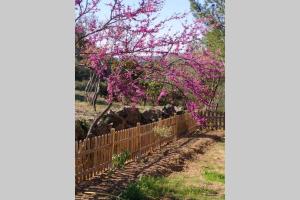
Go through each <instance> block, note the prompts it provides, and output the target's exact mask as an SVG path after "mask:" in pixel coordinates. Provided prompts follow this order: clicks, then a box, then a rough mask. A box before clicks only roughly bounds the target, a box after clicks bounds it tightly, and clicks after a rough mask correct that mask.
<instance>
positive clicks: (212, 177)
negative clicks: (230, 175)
mask: <svg viewBox="0 0 300 200" xmlns="http://www.w3.org/2000/svg"><path fill="white" fill-rule="evenodd" d="M203 177H204V178H205V180H206V181H209V182H219V183H225V176H224V174H221V173H218V172H214V171H210V170H205V171H204V173H203Z"/></svg>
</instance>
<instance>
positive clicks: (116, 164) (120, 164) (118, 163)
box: [112, 150, 130, 169]
mask: <svg viewBox="0 0 300 200" xmlns="http://www.w3.org/2000/svg"><path fill="white" fill-rule="evenodd" d="M129 157H130V152H129V151H128V150H126V151H124V152H122V153H120V154H118V155H113V157H112V164H113V168H118V169H120V168H124V166H125V163H126V161H127V160H128V159H129Z"/></svg>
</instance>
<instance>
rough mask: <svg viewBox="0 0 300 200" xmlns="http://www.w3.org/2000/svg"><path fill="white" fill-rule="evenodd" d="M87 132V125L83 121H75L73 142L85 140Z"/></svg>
mask: <svg viewBox="0 0 300 200" xmlns="http://www.w3.org/2000/svg"><path fill="white" fill-rule="evenodd" d="M88 130H89V123H88V122H87V121H86V120H84V119H81V120H80V119H77V120H75V140H83V139H85V137H86V135H87V132H88Z"/></svg>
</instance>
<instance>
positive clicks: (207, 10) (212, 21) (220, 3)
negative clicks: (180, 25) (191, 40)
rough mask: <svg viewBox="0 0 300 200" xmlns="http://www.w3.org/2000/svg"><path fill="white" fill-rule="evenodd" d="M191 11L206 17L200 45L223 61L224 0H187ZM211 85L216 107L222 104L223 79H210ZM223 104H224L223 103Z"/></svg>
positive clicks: (199, 16) (196, 15) (200, 16)
mask: <svg viewBox="0 0 300 200" xmlns="http://www.w3.org/2000/svg"><path fill="white" fill-rule="evenodd" d="M189 1H190V5H191V11H192V13H193V15H194V17H195V18H203V17H206V18H208V19H209V20H208V21H207V24H206V25H207V26H208V31H207V33H206V35H205V36H204V37H203V39H202V43H201V44H202V45H204V46H205V47H206V48H208V49H210V50H211V51H212V52H214V53H215V55H216V56H217V58H218V59H220V60H222V61H225V0H204V2H203V3H201V2H200V1H197V0H189ZM210 84H211V87H212V88H213V91H215V92H214V93H215V97H214V98H213V99H212V100H211V102H213V101H215V102H216V103H215V105H216V109H218V106H219V104H224V87H225V84H224V79H222V78H221V79H216V80H213V81H211V83H210ZM223 106H224V105H223Z"/></svg>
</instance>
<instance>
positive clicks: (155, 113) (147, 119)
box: [141, 109, 162, 124]
mask: <svg viewBox="0 0 300 200" xmlns="http://www.w3.org/2000/svg"><path fill="white" fill-rule="evenodd" d="M161 116H162V111H160V110H154V109H153V110H146V111H144V112H143V113H142V118H141V124H149V123H152V122H155V121H158V119H159V118H160V117H161Z"/></svg>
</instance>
